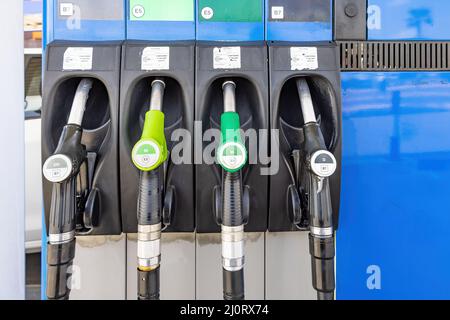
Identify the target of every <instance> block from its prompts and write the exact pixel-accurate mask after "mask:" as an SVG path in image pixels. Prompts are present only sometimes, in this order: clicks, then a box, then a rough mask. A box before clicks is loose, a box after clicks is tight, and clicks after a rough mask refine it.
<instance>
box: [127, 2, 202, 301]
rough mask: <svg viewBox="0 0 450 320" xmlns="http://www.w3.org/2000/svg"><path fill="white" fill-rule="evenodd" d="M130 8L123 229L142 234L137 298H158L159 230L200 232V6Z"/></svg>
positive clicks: (138, 4)
mask: <svg viewBox="0 0 450 320" xmlns="http://www.w3.org/2000/svg"><path fill="white" fill-rule="evenodd" d="M127 5H128V8H127V41H126V42H125V43H124V45H123V50H122V52H123V55H122V81H121V92H122V93H121V108H120V131H119V132H120V134H119V143H120V179H121V188H120V191H121V199H122V200H121V209H122V228H123V231H124V232H125V233H137V234H138V236H137V237H138V238H137V258H138V259H137V261H138V267H137V269H138V270H137V279H138V282H137V296H138V299H140V300H154V299H159V298H160V281H161V280H160V268H164V253H161V232H163V231H166V232H170V233H174V232H184V233H187V232H189V233H192V232H193V231H194V230H195V224H194V167H193V156H192V147H193V142H192V136H193V123H194V75H195V70H194V62H195V60H194V53H195V20H194V15H195V7H194V1H193V0H177V1H160V0H149V1H141V0H129V1H127ZM166 254H167V255H169V254H170V253H167V252H166ZM166 266H167V264H166ZM131 281H133V280H131Z"/></svg>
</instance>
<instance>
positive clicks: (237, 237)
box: [222, 225, 245, 271]
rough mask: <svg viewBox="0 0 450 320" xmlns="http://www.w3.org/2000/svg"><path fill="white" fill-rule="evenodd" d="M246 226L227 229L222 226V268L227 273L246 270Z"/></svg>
mask: <svg viewBox="0 0 450 320" xmlns="http://www.w3.org/2000/svg"><path fill="white" fill-rule="evenodd" d="M244 242H245V238H244V226H243V225H241V226H237V227H227V226H224V225H222V266H223V268H224V269H225V270H227V271H239V270H241V269H243V268H244V262H245V255H244V244H245V243H244Z"/></svg>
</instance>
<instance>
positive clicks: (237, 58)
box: [214, 47, 241, 69]
mask: <svg viewBox="0 0 450 320" xmlns="http://www.w3.org/2000/svg"><path fill="white" fill-rule="evenodd" d="M240 68H241V47H222V48H214V69H240Z"/></svg>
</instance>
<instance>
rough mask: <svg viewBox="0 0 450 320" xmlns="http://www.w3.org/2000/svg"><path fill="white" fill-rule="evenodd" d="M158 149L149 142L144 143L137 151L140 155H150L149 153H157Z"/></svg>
mask: <svg viewBox="0 0 450 320" xmlns="http://www.w3.org/2000/svg"><path fill="white" fill-rule="evenodd" d="M155 153H156V150H155V148H153V146H151V145H149V144H145V145H142V146H141V147H140V148H139V150H138V151H137V154H138V155H149V154H155Z"/></svg>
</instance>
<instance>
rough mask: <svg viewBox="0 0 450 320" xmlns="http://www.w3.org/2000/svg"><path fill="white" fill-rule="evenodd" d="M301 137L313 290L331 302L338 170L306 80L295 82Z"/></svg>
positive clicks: (333, 288) (333, 285)
mask: <svg viewBox="0 0 450 320" xmlns="http://www.w3.org/2000/svg"><path fill="white" fill-rule="evenodd" d="M297 88H298V93H299V97H300V103H301V108H302V114H303V119H304V121H305V124H304V126H303V134H304V144H303V151H304V160H305V163H304V168H305V170H304V171H305V173H304V179H303V183H304V184H305V185H304V186H303V188H304V189H305V190H307V191H306V194H307V198H308V201H307V203H308V208H307V211H308V216H309V229H310V235H309V242H310V246H309V249H310V254H311V266H312V278H313V287H314V288H315V289H316V290H317V297H318V299H319V300H332V299H334V290H335V275H334V257H335V239H334V224H333V211H332V203H331V195H330V185H329V177H331V176H332V175H333V174H334V173H335V172H336V169H337V161H336V158H335V157H334V155H333V154H332V153H331V152H330V151H328V150H327V147H326V144H325V141H324V138H323V134H322V131H321V129H320V126H319V124H318V123H317V118H316V114H315V110H314V105H313V100H312V98H311V92H310V90H309V86H308V82H307V80H306V79H305V78H300V79H298V80H297Z"/></svg>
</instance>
